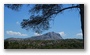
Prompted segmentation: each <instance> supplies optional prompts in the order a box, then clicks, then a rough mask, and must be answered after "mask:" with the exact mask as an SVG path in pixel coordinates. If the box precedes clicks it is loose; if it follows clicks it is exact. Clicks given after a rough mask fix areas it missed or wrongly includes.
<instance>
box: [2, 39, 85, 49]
mask: <svg viewBox="0 0 90 55" xmlns="http://www.w3.org/2000/svg"><path fill="white" fill-rule="evenodd" d="M83 44H84V43H83V40H82V39H65V40H57V41H55V40H4V48H5V49H84V45H83Z"/></svg>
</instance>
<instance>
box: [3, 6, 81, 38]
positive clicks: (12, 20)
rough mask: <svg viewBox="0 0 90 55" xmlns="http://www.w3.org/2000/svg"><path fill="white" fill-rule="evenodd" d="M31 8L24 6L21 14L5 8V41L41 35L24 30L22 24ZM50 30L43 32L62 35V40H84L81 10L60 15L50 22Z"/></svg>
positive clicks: (72, 10)
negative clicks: (12, 38)
mask: <svg viewBox="0 0 90 55" xmlns="http://www.w3.org/2000/svg"><path fill="white" fill-rule="evenodd" d="M65 6H68V5H65ZM29 8H30V7H27V6H26V5H24V6H23V7H22V8H21V9H20V11H19V12H17V11H13V10H11V9H8V8H7V7H5V6H4V39H6V38H11V37H15V38H27V37H31V36H35V35H39V34H37V33H35V32H34V31H32V30H29V31H27V30H25V29H22V28H21V26H20V23H21V22H22V20H23V19H28V18H29V17H30V13H29V12H28V10H29ZM50 27H51V28H50V29H49V30H47V31H45V32H43V33H42V34H44V33H47V32H52V31H54V32H56V33H59V34H61V36H62V38H64V39H67V38H79V39H81V38H82V31H81V23H80V15H79V9H70V10H65V11H64V12H62V13H60V14H58V15H57V16H56V17H55V18H54V21H51V22H50Z"/></svg>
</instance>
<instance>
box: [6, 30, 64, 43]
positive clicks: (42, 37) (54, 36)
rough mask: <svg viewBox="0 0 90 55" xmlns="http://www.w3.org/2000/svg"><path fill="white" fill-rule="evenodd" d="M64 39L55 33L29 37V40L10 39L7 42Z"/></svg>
mask: <svg viewBox="0 0 90 55" xmlns="http://www.w3.org/2000/svg"><path fill="white" fill-rule="evenodd" d="M60 39H63V38H62V37H61V35H60V34H59V33H55V32H48V33H46V34H43V35H39V36H33V37H29V38H8V39H6V40H10V41H12V40H17V41H20V40H60Z"/></svg>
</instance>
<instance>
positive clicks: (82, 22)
mask: <svg viewBox="0 0 90 55" xmlns="http://www.w3.org/2000/svg"><path fill="white" fill-rule="evenodd" d="M79 6H80V16H81V29H82V34H83V43H84V4H80V5H79Z"/></svg>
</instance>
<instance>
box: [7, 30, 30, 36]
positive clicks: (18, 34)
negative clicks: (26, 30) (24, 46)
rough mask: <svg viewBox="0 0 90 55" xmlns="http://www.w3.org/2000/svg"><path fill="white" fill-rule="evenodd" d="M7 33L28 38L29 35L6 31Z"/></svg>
mask: <svg viewBox="0 0 90 55" xmlns="http://www.w3.org/2000/svg"><path fill="white" fill-rule="evenodd" d="M6 33H7V34H8V35H12V36H28V35H27V34H22V33H20V32H14V31H6Z"/></svg>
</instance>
